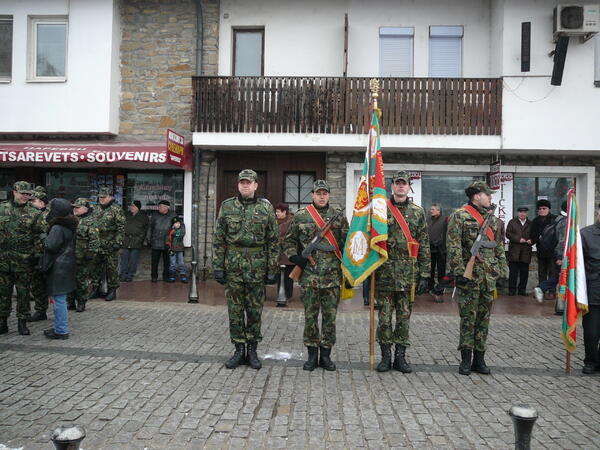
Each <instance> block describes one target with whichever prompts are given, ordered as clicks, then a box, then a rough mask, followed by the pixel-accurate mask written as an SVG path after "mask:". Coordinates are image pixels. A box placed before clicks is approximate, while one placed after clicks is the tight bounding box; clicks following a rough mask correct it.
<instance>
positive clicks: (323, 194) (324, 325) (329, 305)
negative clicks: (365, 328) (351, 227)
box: [283, 180, 348, 371]
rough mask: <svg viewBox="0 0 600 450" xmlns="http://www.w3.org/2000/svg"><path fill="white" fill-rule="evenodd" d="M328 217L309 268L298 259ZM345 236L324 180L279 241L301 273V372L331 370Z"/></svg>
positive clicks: (345, 224) (340, 216)
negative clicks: (304, 352) (325, 231)
mask: <svg viewBox="0 0 600 450" xmlns="http://www.w3.org/2000/svg"><path fill="white" fill-rule="evenodd" d="M332 217H335V220H334V222H333V226H332V228H331V230H330V232H329V233H328V234H327V235H326V236H325V239H324V240H323V241H322V242H323V244H325V248H321V249H317V250H315V251H314V252H313V254H312V255H311V257H312V259H313V261H311V263H310V264H309V263H308V259H307V258H305V257H304V256H302V250H304V248H306V246H308V244H309V243H310V241H311V240H312V239H313V238H314V237H315V236H316V235H317V234H318V233H319V232H320V230H321V229H322V228H323V227H324V226H325V223H327V222H328V221H329V220H330V219H331V218H332ZM347 234H348V221H347V220H346V216H345V215H344V214H343V212H342V211H341V210H339V209H338V208H335V207H333V206H330V205H329V185H328V184H327V182H326V181H325V180H317V181H315V182H314V184H313V189H312V204H311V205H309V206H307V207H306V208H301V209H299V210H298V211H297V212H296V214H295V215H294V218H293V219H292V221H291V223H290V226H289V228H288V231H287V234H286V236H285V238H284V241H283V251H284V253H285V254H286V256H287V257H288V258H289V259H290V261H291V262H292V263H294V264H295V265H297V266H300V267H301V268H302V269H303V272H302V277H301V278H300V287H301V290H300V299H301V300H302V304H303V305H304V345H305V346H306V348H307V350H308V359H307V361H306V363H305V364H304V367H303V369H304V370H308V371H312V370H314V369H315V368H316V367H317V361H318V365H319V366H320V367H322V368H323V369H325V370H335V364H334V363H333V362H332V361H331V349H332V347H333V346H334V345H335V337H336V336H335V335H336V333H335V319H336V315H337V307H338V303H339V301H340V288H341V283H342V268H341V264H340V262H341V257H342V251H343V248H344V243H345V241H346V235H347ZM313 262H314V264H313ZM319 312H320V313H321V330H320V332H319ZM319 352H320V357H319Z"/></svg>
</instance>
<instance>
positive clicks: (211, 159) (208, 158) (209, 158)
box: [202, 152, 217, 281]
mask: <svg viewBox="0 0 600 450" xmlns="http://www.w3.org/2000/svg"><path fill="white" fill-rule="evenodd" d="M216 156H217V155H216V154H215V153H214V152H211V153H208V154H206V153H205V154H204V160H205V161H206V162H208V169H207V170H206V193H205V196H204V199H205V200H204V257H203V267H202V281H206V271H207V268H208V201H209V200H210V192H209V189H210V170H211V169H212V165H213V162H214V161H215V158H216Z"/></svg>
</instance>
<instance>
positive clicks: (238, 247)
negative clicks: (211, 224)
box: [228, 245, 265, 253]
mask: <svg viewBox="0 0 600 450" xmlns="http://www.w3.org/2000/svg"><path fill="white" fill-rule="evenodd" d="M228 248H230V249H235V250H240V251H243V252H244V253H258V252H262V251H263V250H264V249H265V248H264V247H262V246H260V247H243V246H241V245H229V246H228Z"/></svg>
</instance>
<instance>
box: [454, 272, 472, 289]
mask: <svg viewBox="0 0 600 450" xmlns="http://www.w3.org/2000/svg"><path fill="white" fill-rule="evenodd" d="M469 281H471V280H469V279H468V278H465V277H463V276H462V275H459V276H457V277H456V278H454V282H455V283H456V285H457V286H463V287H464V286H466V285H467V284H469Z"/></svg>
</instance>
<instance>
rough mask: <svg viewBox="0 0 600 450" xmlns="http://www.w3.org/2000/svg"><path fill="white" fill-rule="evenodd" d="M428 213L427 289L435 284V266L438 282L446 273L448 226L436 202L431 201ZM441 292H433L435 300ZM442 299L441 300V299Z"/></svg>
mask: <svg viewBox="0 0 600 450" xmlns="http://www.w3.org/2000/svg"><path fill="white" fill-rule="evenodd" d="M429 212H430V214H429V216H427V232H428V233H429V245H430V248H431V278H430V279H429V283H430V286H429V289H430V290H431V289H433V287H434V285H435V272H436V268H437V280H438V283H441V282H442V278H444V275H446V230H447V228H448V218H447V217H445V216H444V215H443V214H442V208H441V206H440V205H439V204H437V203H432V205H431V209H430V211H429ZM442 293H443V290H442V291H441V292H437V291H436V292H433V294H434V295H435V298H436V301H440V300H441V297H439V295H441V294H442ZM441 301H443V300H441Z"/></svg>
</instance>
